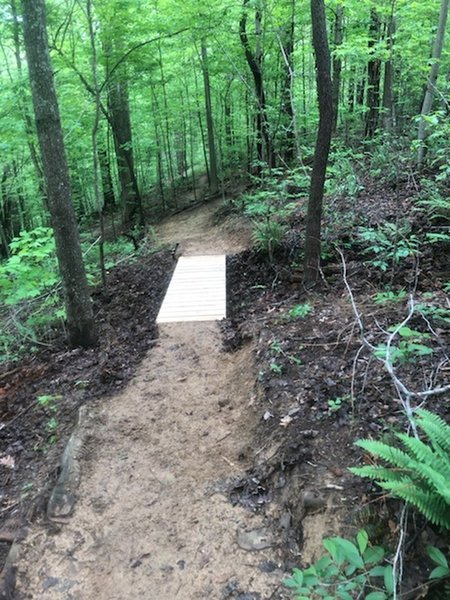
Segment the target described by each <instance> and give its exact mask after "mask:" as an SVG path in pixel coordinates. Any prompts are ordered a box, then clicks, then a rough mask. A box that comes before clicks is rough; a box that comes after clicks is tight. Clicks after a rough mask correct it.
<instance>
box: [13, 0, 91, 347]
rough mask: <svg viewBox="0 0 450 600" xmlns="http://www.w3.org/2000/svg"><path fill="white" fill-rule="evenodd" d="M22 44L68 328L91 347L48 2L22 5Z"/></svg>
mask: <svg viewBox="0 0 450 600" xmlns="http://www.w3.org/2000/svg"><path fill="white" fill-rule="evenodd" d="M22 7H23V23H24V40H25V48H26V54H27V61H28V70H29V76H30V83H31V92H32V97H33V107H34V113H35V118H36V128H37V133H38V139H39V146H40V150H41V154H42V163H43V171H44V177H45V182H46V190H47V197H48V203H49V210H50V214H51V219H52V226H53V229H54V232H55V244H56V255H57V258H58V264H59V269H60V272H61V279H62V283H63V291H64V299H65V305H66V312H67V329H68V334H69V341H70V343H71V345H72V346H83V347H90V346H93V345H94V344H95V343H96V341H97V337H96V334H95V328H94V318H93V313H92V304H91V299H90V297H89V289H88V284H87V280H86V274H85V270H84V265H83V258H82V254H81V247H80V237H79V233H78V228H77V223H76V220H75V213H74V210H73V206H72V199H71V189H70V183H69V173H68V168H67V160H66V153H65V148H64V140H63V134H62V128H61V120H60V116H59V108H58V101H57V97H56V92H55V85H54V80H53V70H52V66H51V63H50V54H49V51H48V38H47V30H46V16H45V3H44V0H22Z"/></svg>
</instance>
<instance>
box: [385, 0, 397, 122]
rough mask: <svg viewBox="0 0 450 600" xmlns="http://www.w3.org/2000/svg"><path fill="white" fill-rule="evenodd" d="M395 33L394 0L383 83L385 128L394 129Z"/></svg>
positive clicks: (388, 31) (388, 28) (389, 23)
mask: <svg viewBox="0 0 450 600" xmlns="http://www.w3.org/2000/svg"><path fill="white" fill-rule="evenodd" d="M394 34H395V16H394V2H393V3H392V14H391V15H390V17H389V22H388V26H387V47H388V51H389V58H388V60H387V61H386V63H385V65H384V85H383V128H384V129H385V130H386V131H392V130H393V129H394V128H395V121H396V118H395V103H394Z"/></svg>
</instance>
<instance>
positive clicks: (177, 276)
mask: <svg viewBox="0 0 450 600" xmlns="http://www.w3.org/2000/svg"><path fill="white" fill-rule="evenodd" d="M225 263H226V256H225V255H224V254H220V255H207V256H181V257H180V258H179V259H178V263H177V266H176V268H175V271H174V274H173V276H172V280H171V282H170V284H169V287H168V289H167V292H166V296H165V298H164V301H163V303H162V306H161V309H160V311H159V314H158V317H157V319H156V322H157V323H176V322H182V321H217V320H220V319H223V318H224V317H225V316H226V267H225Z"/></svg>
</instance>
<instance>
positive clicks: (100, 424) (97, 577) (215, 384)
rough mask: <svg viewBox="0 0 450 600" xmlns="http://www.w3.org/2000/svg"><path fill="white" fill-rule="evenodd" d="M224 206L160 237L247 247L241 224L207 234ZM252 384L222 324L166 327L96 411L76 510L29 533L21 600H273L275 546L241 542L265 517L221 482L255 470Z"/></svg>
mask: <svg viewBox="0 0 450 600" xmlns="http://www.w3.org/2000/svg"><path fill="white" fill-rule="evenodd" d="M215 209H216V206H215V205H209V206H208V207H203V208H200V209H197V210H195V211H190V212H189V213H185V214H182V215H178V216H176V217H174V218H172V219H171V220H170V221H168V222H166V223H165V224H163V225H162V227H161V230H160V235H161V238H162V239H163V240H165V241H171V242H180V245H181V247H182V250H183V251H184V252H185V253H189V254H194V253H195V254H198V253H206V254H208V253H218V252H225V251H236V250H238V249H240V248H241V247H243V246H245V244H246V242H247V239H248V232H246V231H245V229H243V230H241V231H238V228H237V227H236V226H235V225H234V226H233V230H232V233H230V232H229V231H227V230H226V228H224V227H221V228H215V229H212V228H211V223H210V219H211V214H212V213H213V211H214V210H215ZM254 380H255V374H254V368H253V358H252V348H251V347H250V346H246V347H244V348H243V349H241V350H240V351H239V352H237V353H235V354H225V353H223V352H222V351H221V338H220V333H219V327H218V324H217V323H185V324H171V325H164V326H161V327H160V338H159V341H158V344H157V346H156V347H155V348H153V349H152V350H151V351H150V353H149V354H148V356H147V357H146V359H145V360H144V361H143V363H142V364H141V366H140V368H139V370H138V372H137V374H136V376H135V378H134V379H133V380H132V382H131V383H130V384H129V385H128V386H127V387H126V389H125V390H124V391H123V392H121V393H120V394H117V395H116V396H114V397H111V398H108V399H104V400H102V401H100V402H98V403H96V404H95V405H94V406H92V407H90V408H89V414H88V416H87V419H86V424H85V426H84V428H85V432H84V433H85V445H84V452H83V460H82V477H81V485H80V488H79V491H78V501H77V503H76V506H75V511H74V514H73V515H72V517H71V518H70V519H69V520H68V522H67V523H66V524H64V525H63V526H62V527H61V528H56V530H55V531H54V532H51V531H49V530H48V528H46V527H45V526H44V525H35V526H33V528H32V530H31V532H30V534H29V535H28V537H27V539H26V541H25V542H24V544H23V549H22V550H21V553H20V559H19V564H18V567H19V568H18V585H17V589H18V596H17V597H18V598H36V599H37V598H39V599H44V600H45V599H48V600H53V599H55V600H56V599H58V600H62V599H64V600H91V599H94V598H95V599H96V600H125V599H135V598H136V599H137V598H142V599H146V600H175V599H176V598H180V599H181V598H182V599H184V600H190V599H196V598H208V599H210V600H215V599H217V600H219V599H220V600H224V599H226V598H238V599H239V598H240V599H241V600H257V599H259V598H260V599H266V598H271V597H272V594H273V592H274V590H276V588H277V587H278V586H279V582H280V572H279V571H277V570H275V571H273V572H272V573H265V572H263V571H267V570H270V569H267V568H264V565H266V566H267V565H268V564H271V561H274V560H276V559H275V556H274V554H273V553H274V552H275V550H272V549H271V548H266V549H264V550H262V551H259V552H255V551H247V550H243V549H242V548H241V547H240V546H239V545H238V543H237V532H238V531H239V530H242V531H249V530H255V529H257V528H258V527H261V526H262V525H263V523H262V517H260V516H255V515H253V514H252V513H250V512H249V511H246V510H244V509H242V508H240V507H233V506H231V504H230V503H229V502H228V500H227V499H226V498H225V497H224V496H223V495H222V494H220V493H217V492H216V491H215V487H214V486H215V484H216V483H217V482H218V481H220V480H222V481H223V480H224V479H226V478H228V477H230V476H235V475H238V474H239V473H240V472H242V471H243V469H245V467H246V466H247V465H246V464H245V460H243V459H242V456H245V454H246V452H245V450H246V449H248V447H249V445H251V443H252V434H251V431H252V429H253V426H254V424H255V419H256V418H257V417H256V416H255V415H254V413H253V412H252V408H251V399H252V395H253V392H254V389H253V388H254ZM241 545H242V544H241ZM244 545H245V544H244ZM263 545H264V544H263Z"/></svg>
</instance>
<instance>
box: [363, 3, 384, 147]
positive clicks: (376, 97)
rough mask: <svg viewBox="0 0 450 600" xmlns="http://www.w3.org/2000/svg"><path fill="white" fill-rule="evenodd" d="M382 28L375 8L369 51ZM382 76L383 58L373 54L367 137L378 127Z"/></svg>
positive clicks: (370, 51)
mask: <svg viewBox="0 0 450 600" xmlns="http://www.w3.org/2000/svg"><path fill="white" fill-rule="evenodd" d="M380 28H381V22H380V17H379V16H378V13H377V11H376V10H375V9H374V8H373V9H372V10H371V12H370V32H369V53H373V52H374V46H375V44H376V43H377V42H378V40H379V38H380ZM380 77H381V60H380V59H379V58H375V57H373V56H372V58H371V59H370V60H369V64H368V68H367V107H368V109H369V110H368V112H367V116H366V129H365V137H366V138H371V137H373V136H374V134H375V131H376V129H377V127H378V117H379V114H380Z"/></svg>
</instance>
